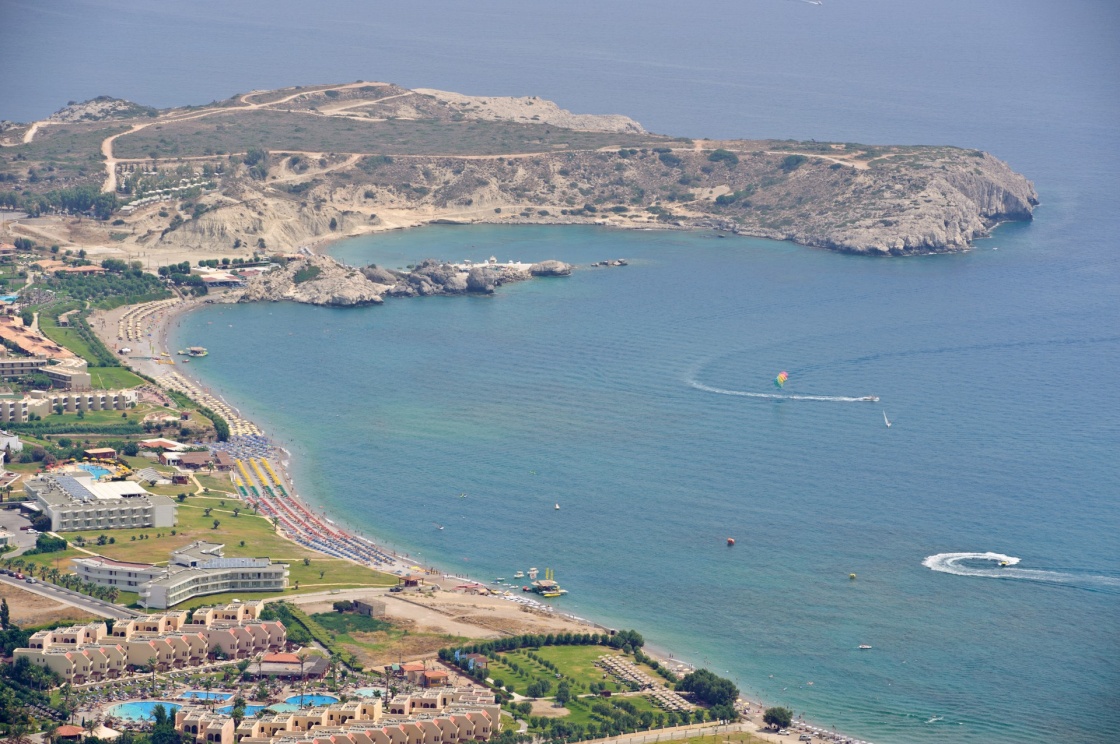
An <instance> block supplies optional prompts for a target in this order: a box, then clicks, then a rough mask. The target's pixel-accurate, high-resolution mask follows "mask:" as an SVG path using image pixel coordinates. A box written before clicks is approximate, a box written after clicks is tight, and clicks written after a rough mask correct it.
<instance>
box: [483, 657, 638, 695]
mask: <svg viewBox="0 0 1120 744" xmlns="http://www.w3.org/2000/svg"><path fill="white" fill-rule="evenodd" d="M534 653H535V654H536V655H537V656H540V657H541V658H542V659H548V660H549V661H551V662H552V663H553V664H555V665H556V668H557V669H558V670H559V673H560V674H562V675H563V676H564V677H566V678H567V679H568V681H569V683H570V684H571V686H572V692H574V693H576V694H580V693H584V692H587V691H588V688H589V687H590V685H591V683H592V682H598V683H600V684H601V685H606V689H608V690H610V691H612V692H621V691H623V690H625V689H628V688H625V687H623V686H621V685H619V684H617V682H616V681H615V680H614V678H613V677H611V676H610V675H606V676H605V677H604V675H605V674H606V673H605V672H604V671H603V670H602V669H600V668H599V667H597V666H595V661H596V660H597V659H598V658H599V657H600V656H602V655H604V654H610V655H613V656H622V655H623V654H622V652H620V651H615V650H613V649H611V648H608V647H607V646H546V647H543V648H541V649H539V650H538V651H535V652H534ZM499 656H500V659H501V660H500V661H491V662H490V677H492V678H493V679H500V680H502V682H503V683H504V684H505V685H506V686H512V687H513V689H514V691H515V692H517V693H518V694H519V695H524V694H526V690H527V688H528V686H529V684H530V683H532V682H533V681H535V680H546V681H548V682H549V683H550V684H551V685H552V692H555V691H556V685H557V683H558V682H559V680H558V679H556V674H555V673H554V672H552V671H550V670H548V669H545V668H544V667H543V666H541V665H540V664H539V663H537V662H536V661H535V660H533V659H531V658H530V657H529V655H528V653H527V651H526V650H525V649H519V650H517V651H510V652H507V653H503V654H500V655H499ZM510 662H512V663H513V664H516V665H517V667H518V671H514V669H513V667H512V666H511V665H510ZM550 694H551V693H550Z"/></svg>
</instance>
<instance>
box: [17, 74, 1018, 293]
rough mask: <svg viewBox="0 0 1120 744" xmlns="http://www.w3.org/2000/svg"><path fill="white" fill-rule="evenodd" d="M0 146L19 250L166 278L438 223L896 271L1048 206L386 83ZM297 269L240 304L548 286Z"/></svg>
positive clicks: (948, 152)
mask: <svg viewBox="0 0 1120 744" xmlns="http://www.w3.org/2000/svg"><path fill="white" fill-rule="evenodd" d="M0 144H2V145H4V147H3V151H2V152H3V154H4V155H5V157H3V158H0V178H2V179H3V181H4V182H5V183H6V184H8V185H7V186H6V187H5V188H0V205H2V206H6V207H9V208H14V209H17V210H23V211H25V212H27V213H28V214H29V215H30V216H31V219H28V220H25V221H21V222H20V223H19V224H18V225H16V226H15V227H14V228H13V230H14V231H16V232H21V233H22V234H25V235H26V236H27V237H29V238H32V239H35V240H38V241H39V242H43V241H50V243H55V244H58V245H60V246H61V247H62V248H64V249H73V250H74V252H77V250H80V249H85V250H87V251H88V252H89V253H91V254H92V255H96V254H98V253H106V254H128V255H129V256H131V257H133V258H136V257H139V258H141V259H143V260H146V261H147V262H148V264H149V265H150V266H155V265H165V264H169V263H173V262H177V261H182V260H184V259H185V260H190V261H192V263H193V259H195V258H199V257H212V256H229V255H233V256H237V255H242V256H245V255H250V254H258V253H259V254H260V255H262V256H264V255H272V254H276V253H291V252H294V251H297V250H298V249H301V248H302V249H306V248H308V247H309V246H312V245H314V244H316V243H318V242H323V241H328V240H333V239H338V238H342V237H347V236H354V235H361V234H366V233H371V232H377V231H383V230H392V229H399V228H406V227H412V226H417V225H422V224H430V223H444V224H475V223H488V224H585V225H586V224H594V225H605V226H614V227H620V228H645V229H648V228H663V229H703V230H716V231H723V232H726V233H734V234H738V235H748V236H758V237H764V238H773V239H779V240H790V241H793V242H796V243H800V244H803V245H807V246H815V247H820V248H826V249H830V250H836V251H843V252H849V253H860V254H872V255H883V256H897V255H911V254H922V253H936V252H947V251H961V250H967V249H968V248H969V247H970V246H971V244H972V242H973V241H974V240H976V239H978V238H982V237H984V236H986V235H988V234H989V231H990V230H991V228H992V227H993V226H994V225H996V224H998V223H999V222H1001V221H1007V220H1029V219H1031V216H1032V211H1033V209H1034V207H1035V206H1036V205H1037V204H1038V197H1037V195H1036V193H1035V190H1034V187H1033V186H1032V184H1031V182H1030V181H1028V180H1027V179H1026V178H1024V177H1023V176H1021V175H1020V174H1018V173H1016V172H1014V171H1013V170H1012V169H1011V168H1010V167H1009V166H1008V165H1007V164H1006V163H1004V162H1003V161H1001V160H999V159H998V158H995V157H993V156H991V155H989V154H988V153H985V152H981V151H979V150H971V149H961V148H956V147H945V146H936V147H920V146H878V145H875V146H872V145H862V144H854V143H824V142H815V141H810V142H796V141H785V140H749V139H744V140H697V139H689V138H686V137H671V136H666V135H660V134H651V133H649V132H647V131H646V130H645V129H644V128H643V127H642V126H641V125H640V124H638V123H637V122H635V121H634V120H632V119H629V118H627V117H625V116H620V115H610V116H597V115H586V114H573V113H571V112H569V111H565V110H564V109H561V108H560V107H558V106H557V105H556V104H554V103H552V102H550V101H545V100H541V99H539V98H536V97H525V98H499V97H477V96H463V95H458V94H454V93H446V92H442V91H436V90H424V89H421V90H408V89H405V88H401V87H399V86H396V85H392V84H387V83H366V82H358V83H348V84H343V85H322V86H312V87H296V88H285V89H281V90H272V91H254V92H252V93H246V94H242V95H236V96H233V97H231V98H230V99H228V100H225V101H217V102H214V103H212V104H209V105H206V106H192V107H184V108H173V109H167V110H156V109H151V108H147V107H143V106H139V105H137V104H133V103H130V102H127V101H120V100H117V99H112V98H104V97H103V98H99V99H96V100H94V101H90V102H87V103H84V104H72V105H69V106H67V107H66V108H64V109H62V110H61V111H59V112H58V113H56V114H54V115H53V116H51V117H50V118H49V119H47V120H45V121H41V122H35V123H32V124H11V123H7V122H6V123H4V125H3V127H0ZM45 173H49V174H50V175H49V177H47V178H44V177H43V175H44V174H45ZM5 189H7V190H5ZM57 215H62V219H59V218H58V216H57ZM88 216H94V217H95V218H96V219H94V220H90V219H86V217H88ZM303 253H305V254H306V253H309V251H307V250H304V251H303ZM295 263H296V264H299V266H298V267H297V266H295V265H291V266H289V267H287V268H284V269H281V270H279V271H276V272H274V273H273V274H270V275H267V276H263V277H257V278H254V279H253V280H251V281H250V282H249V285H248V286H247V288H246V289H245V290H244V291H242V292H240V293H239V294H238V295H237V296H238V297H239V298H241V299H243V300H246V301H248V300H256V299H291V300H296V301H302V302H314V303H323V304H343V305H350V304H370V303H378V302H381V301H382V300H383V299H384V298H385V297H395V296H412V295H430V294H448V293H450V294H454V293H460V292H490V291H493V289H494V288H495V287H497V286H500V285H501V284H503V283H506V282H509V281H515V280H518V279H523V278H527V277H529V276H531V275H532V273H533V272H532V271H531V270H530V268H529V267H528V266H525V267H521V266H512V265H504V266H479V267H463V266H459V267H455V266H452V265H449V264H441V263H438V262H424V263H423V264H421V265H420V266H417V267H414V268H412V269H410V271H408V272H399V271H392V270H389V269H384V268H381V267H365V268H354V267H347V266H343V265H342V264H339V263H338V262H335V261H332V260H330V259H323V258H314V257H312V258H305V260H302V261H298V262H295Z"/></svg>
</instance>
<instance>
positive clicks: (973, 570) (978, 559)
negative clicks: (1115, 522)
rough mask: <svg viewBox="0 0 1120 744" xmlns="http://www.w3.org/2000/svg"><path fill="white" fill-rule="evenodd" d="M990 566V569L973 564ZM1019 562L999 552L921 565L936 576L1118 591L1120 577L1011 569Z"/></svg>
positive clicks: (942, 556) (943, 556)
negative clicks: (935, 573) (1102, 588)
mask: <svg viewBox="0 0 1120 744" xmlns="http://www.w3.org/2000/svg"><path fill="white" fill-rule="evenodd" d="M978 563H989V564H992V565H991V567H990V568H987V567H983V566H979V565H976V564H978ZM1018 563H1019V559H1018V558H1016V557H1015V556H1011V555H1004V554H1003V553H938V554H937V555H931V556H928V557H927V558H926V559H925V560H923V561H922V565H923V566H925V567H926V568H929V569H931V570H933V571H937V572H939V573H947V574H953V575H954V576H978V577H981V578H986V579H1019V580H1020V581H1040V582H1046V583H1049V584H1069V585H1079V586H1083V587H1086V588H1088V587H1102V586H1107V587H1115V588H1120V578H1116V577H1113V576H1100V575H1094V574H1075V573H1066V572H1063V571H1043V570H1040V569H1030V568H1015V566H1016V565H1018Z"/></svg>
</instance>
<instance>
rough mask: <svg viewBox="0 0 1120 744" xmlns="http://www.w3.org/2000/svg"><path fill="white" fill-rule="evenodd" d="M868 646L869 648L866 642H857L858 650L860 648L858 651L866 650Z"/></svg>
mask: <svg viewBox="0 0 1120 744" xmlns="http://www.w3.org/2000/svg"><path fill="white" fill-rule="evenodd" d="M869 648H871V647H870V646H868V645H867V644H866V643H861V644H859V650H860V651H866V650H868V649H869Z"/></svg>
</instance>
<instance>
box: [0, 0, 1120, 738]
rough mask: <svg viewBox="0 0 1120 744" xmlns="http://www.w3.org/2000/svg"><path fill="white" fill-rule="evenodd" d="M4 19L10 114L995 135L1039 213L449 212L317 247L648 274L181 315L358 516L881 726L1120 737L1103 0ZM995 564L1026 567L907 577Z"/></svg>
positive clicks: (254, 7) (1107, 41)
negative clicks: (521, 221)
mask: <svg viewBox="0 0 1120 744" xmlns="http://www.w3.org/2000/svg"><path fill="white" fill-rule="evenodd" d="M0 14H2V16H0V64H2V65H3V69H4V74H3V75H2V76H0V118H7V119H24V120H26V119H31V118H35V117H39V116H43V115H46V114H47V113H49V112H50V111H51V110H53V109H55V108H57V107H58V106H59V105H61V104H63V103H65V101H66V100H67V99H80V98H86V97H90V96H93V95H97V94H101V93H110V94H113V95H119V96H123V97H128V98H132V99H134V100H137V101H140V102H142V103H150V104H155V105H169V104H172V103H182V102H194V103H199V102H206V101H209V100H211V99H213V98H224V97H226V96H228V95H230V94H231V93H234V92H237V91H244V90H247V89H250V88H264V87H270V86H278V85H286V84H293V83H312V82H321V81H329V80H354V79H358V78H362V79H380V80H391V81H394V82H398V83H401V84H404V85H412V86H426V87H437V88H444V89H449V90H460V91H463V92H467V93H479V94H482V93H485V94H516V95H523V94H538V95H541V96H544V97H548V98H553V99H556V100H558V101H559V102H560V103H561V104H562V105H564V106H567V107H569V108H572V109H574V110H577V111H581V112H621V113H626V114H630V115H632V116H634V117H635V118H637V119H639V120H640V121H642V122H643V123H644V124H645V125H646V126H647V127H648V128H650V129H651V130H654V131H660V132H667V133H672V134H688V135H696V136H742V137H755V136H775V137H787V136H789V137H798V138H809V137H813V138H816V139H833V140H842V141H843V140H847V141H853V140H854V141H864V142H888V143H889V142H895V143H930V144H941V143H946V144H956V145H961V146H966V147H980V148H984V149H987V150H990V151H991V152H993V153H994V154H996V155H998V156H999V157H1002V158H1004V159H1006V160H1008V161H1009V162H1010V163H1011V164H1012V166H1013V167H1015V168H1016V169H1017V170H1019V171H1021V172H1023V173H1025V174H1027V175H1028V176H1029V177H1030V178H1032V179H1033V180H1034V181H1035V183H1036V186H1037V189H1038V191H1039V193H1040V195H1041V198H1042V201H1043V205H1042V206H1041V207H1040V208H1039V210H1038V212H1037V216H1036V220H1035V222H1034V223H1032V224H1029V225H1007V226H1004V227H1002V228H1000V229H999V230H998V231H997V232H996V234H995V236H994V237H993V238H991V239H989V240H985V241H981V242H979V243H978V244H977V246H976V250H975V251H973V252H971V253H968V254H964V255H955V256H937V257H929V258H913V259H886V260H871V259H861V258H855V257H850V256H839V255H833V254H829V253H826V252H822V251H818V250H812V249H806V248H801V247H798V246H794V245H788V244H782V243H774V242H768V241H761V240H747V239H735V238H728V239H718V238H716V237H714V236H711V235H702V234H680V233H653V232H618V231H609V230H603V229H594V228H570V229H567V228H566V229H558V228H497V227H479V228H469V229H467V228H434V227H433V228H426V229H421V230H416V231H412V232H408V233H396V234H392V235H386V236H381V237H378V238H364V239H360V240H353V241H348V242H346V243H341V244H338V245H336V246H335V247H334V249H333V252H334V254H335V255H337V256H339V257H341V258H343V259H345V260H348V261H353V262H355V263H357V262H370V261H377V262H380V263H385V264H388V265H403V264H406V263H411V262H412V261H413V260H415V259H418V258H421V257H425V256H436V257H441V258H447V259H460V258H465V257H470V258H484V257H486V256H489V255H491V254H496V255H497V256H498V257H499V258H501V259H503V260H504V259H509V258H513V259H522V260H535V259H542V258H560V259H563V260H568V261H574V262H582V263H586V262H589V261H592V260H598V259H602V258H609V257H616V256H624V257H626V258H629V259H631V265H630V266H628V267H625V268H618V269H609V270H586V271H580V272H577V273H576V274H575V275H573V276H572V277H570V278H567V279H559V280H541V281H535V282H531V283H525V284H520V285H516V286H511V287H506V288H503V289H501V290H500V291H499V293H498V294H497V295H496V296H494V297H490V298H458V299H446V298H435V299H428V300H409V301H396V302H390V303H387V304H386V305H385V306H383V307H377V308H367V309H360V310H329V309H322V308H310V307H302V306H292V305H257V306H236V307H216V308H211V309H208V310H206V311H203V312H200V313H198V314H196V315H194V316H191V317H190V318H188V319H186V320H184V321H183V324H182V328H181V330H180V342H181V343H192V342H196V343H204V344H205V345H206V346H208V347H209V348H210V350H211V355H210V356H209V357H208V358H206V359H204V360H198V362H197V363H194V364H192V372H195V373H198V374H199V375H201V376H202V377H203V378H204V379H205V380H206V381H207V382H209V383H210V384H212V385H213V386H214V387H216V388H218V389H219V390H221V391H222V392H223V393H225V394H226V395H227V397H229V398H231V399H232V400H234V401H235V402H237V403H238V404H239V405H241V406H243V407H244V408H246V409H248V410H249V411H252V412H253V416H254V417H255V418H258V419H259V420H261V421H262V423H264V424H266V426H267V427H268V428H269V429H270V431H272V432H274V433H276V434H277V436H278V437H279V438H281V439H283V440H284V441H286V442H288V443H289V444H290V448H291V449H292V450H293V452H294V454H295V455H296V457H295V462H294V465H295V470H296V475H297V478H298V479H299V482H300V487H301V491H302V492H303V494H304V495H305V496H306V497H308V498H311V499H313V500H315V501H316V502H319V503H322V504H323V505H324V506H325V507H327V508H328V509H329V510H330V511H331V512H332V513H333V514H335V515H337V516H338V517H339V518H341V519H343V520H344V521H348V522H349V523H350V524H352V525H353V526H355V527H359V528H361V529H363V530H366V531H367V532H369V533H370V534H373V535H376V536H379V537H381V538H383V539H385V540H386V541H388V542H390V543H392V544H393V545H394V546H396V547H398V548H399V549H403V550H408V551H411V552H413V553H418V554H420V555H422V556H423V558H424V559H425V560H427V561H430V562H433V563H436V564H437V565H440V566H442V567H444V568H447V569H451V570H456V571H465V572H470V573H472V574H473V575H475V576H477V577H479V578H491V577H493V576H497V575H501V576H510V575H511V574H512V572H513V571H515V570H517V569H525V568H528V567H529V566H538V567H541V568H544V567H552V568H554V569H555V570H556V573H557V577H558V578H559V579H560V580H561V582H562V583H563V584H564V585H565V586H566V587H567V588H569V589H570V590H571V594H570V595H569V596H568V597H566V598H564V599H563V600H560V603H561V604H562V605H563V607H564V608H566V609H569V610H571V611H574V612H576V613H579V614H583V615H587V616H592V617H594V618H596V619H599V620H602V621H604V622H606V623H608V624H611V625H615V626H634V627H637V628H639V629H640V630H642V631H643V632H644V633H645V634H646V635H647V637H648V638H649V639H650V640H651V641H652V642H654V643H655V644H657V645H659V646H661V647H666V648H671V649H673V650H674V651H676V652H677V653H678V654H680V655H683V656H685V657H687V658H689V659H691V660H694V661H696V662H698V663H706V664H709V665H710V666H712V668H714V669H715V670H716V671H718V672H721V673H727V674H728V675H730V676H732V677H734V678H735V679H736V680H737V681H738V682H739V684H740V685H741V686H742V687H743V688H744V689H745V690H747V691H748V692H749V693H751V694H752V695H754V696H757V697H761V698H762V699H763V700H764V701H765V702H766V703H783V704H788V705H791V706H792V707H794V708H795V709H796V710H797V711H799V712H804V713H805V715H806V717H808V718H811V719H813V720H815V721H817V722H818V723H821V724H824V725H826V726H833V725H835V726H836V727H837V728H838V729H840V730H841V731H845V732H848V733H851V734H854V735H856V736H858V737H860V738H864V739H872V740H875V741H877V742H881V741H897V742H941V741H953V742H1005V743H1009V742H1020V741H1025V740H1033V739H1034V738H1037V739H1038V740H1041V741H1078V742H1082V741H1085V742H1093V741H1106V740H1108V738H1109V733H1114V732H1115V731H1116V730H1120V712H1118V711H1120V700H1118V696H1117V692H1116V691H1117V689H1118V685H1120V661H1118V659H1120V643H1118V641H1117V638H1118V637H1120V620H1118V618H1120V506H1118V504H1117V496H1118V493H1120V466H1118V460H1120V458H1118V456H1117V454H1118V452H1120V424H1118V423H1117V414H1118V413H1120V372H1118V371H1117V370H1118V369H1120V304H1118V302H1117V298H1118V296H1120V292H1118V290H1120V260H1118V258H1117V251H1116V248H1117V242H1118V239H1117V237H1116V236H1117V234H1118V232H1120V216H1118V210H1117V204H1118V202H1117V196H1116V195H1117V193H1120V188H1118V187H1120V176H1118V173H1120V148H1118V146H1117V144H1116V143H1117V141H1118V137H1120V61H1118V60H1120V47H1118V45H1117V41H1116V39H1117V38H1120V35H1118V33H1117V32H1118V31H1120V22H1118V11H1117V8H1116V6H1115V5H1114V4H1112V3H1105V2H1088V1H1085V2H1068V3H1052V2H1043V1H1042V0H1035V1H1030V0H1027V1H1020V2H1010V1H1009V0H1008V1H993V2H985V3H975V2H966V1H965V0H960V1H946V2H927V3H922V4H917V3H898V2H887V1H886V0H882V1H880V2H872V1H868V2H854V1H852V2H846V1H842V0H825V4H824V5H823V6H813V5H809V4H806V3H802V2H792V1H789V0H743V1H742V2H736V3H731V2H726V3H721V2H710V3H687V4H686V3H667V2H661V1H658V0H654V1H652V2H648V3H643V4H640V5H639V4H614V5H606V4H601V3H589V2H571V3H563V4H556V3H551V4H545V3H524V2H521V3H515V2H512V1H509V0H494V1H492V2H476V3H461V2H443V1H441V0H436V1H434V2H428V3H411V4H375V3H353V4H346V3H335V4H330V5H329V6H326V7H324V6H323V5H321V4H318V3H301V4H295V3H266V2H263V0H262V1H258V2H247V3H211V2H199V3H191V4H174V5H172V4H151V3H139V2H136V3H131V2H130V3H125V2H119V3H117V2H97V3H51V4H42V3H30V2H26V3H24V2H5V3H3V4H0ZM0 154H2V153H0ZM997 249H998V250H997ZM782 369H785V370H788V371H789V373H790V376H791V379H790V382H789V384H788V386H787V387H788V392H789V393H791V394H797V395H809V396H822V397H840V398H844V397H859V396H863V395H867V394H874V395H878V396H880V398H881V401H880V402H879V403H878V404H872V403H865V402H844V401H818V400H792V399H790V400H777V399H771V398H759V397H751V396H749V395H743V393H768V392H773V390H774V388H773V386H772V384H771V379H772V378H773V377H774V375H775V374H776V373H777V372H778V371H780V370H782ZM884 411H885V412H886V413H887V415H888V416H889V417H890V418H891V420H892V421H893V424H894V425H893V426H892V427H891V428H890V429H888V428H886V427H885V426H884V424H883V418H882V415H883V412H884ZM461 492H466V493H468V494H469V497H468V498H467V499H459V498H457V495H458V494H459V493H461ZM554 503H559V504H560V505H561V507H562V508H561V510H560V511H556V510H555V509H554V508H553V504H554ZM434 522H438V523H440V524H443V525H445V527H446V529H445V530H443V531H438V530H436V529H435V527H434V526H433V523H434ZM727 537H735V538H736V540H737V545H736V546H735V547H734V548H733V549H728V548H727V547H726V546H725V544H724V542H725V539H726V538H727ZM986 552H993V553H997V554H1002V555H1006V556H1010V557H1014V558H1018V559H1020V563H1019V564H1018V565H1015V566H1011V567H1008V568H1005V569H998V568H995V564H994V562H992V561H990V560H978V559H971V560H970V559H961V560H956V559H954V558H951V557H943V558H941V559H938V560H937V561H933V563H934V565H936V566H937V567H938V568H940V569H942V570H940V571H933V570H930V568H928V567H926V566H925V565H923V561H926V560H927V559H929V558H930V557H931V556H936V555H943V554H953V553H980V554H982V553H986ZM851 572H855V573H857V574H858V579H857V580H856V581H854V582H852V581H849V579H848V574H849V573H851ZM861 643H867V644H871V645H873V646H874V649H873V650H871V651H867V652H859V651H858V650H857V646H858V645H859V644H861ZM810 681H811V682H813V685H811V686H810V685H809V684H808V683H809V682H810ZM1033 732H1038V734H1037V736H1035V734H1034V733H1033Z"/></svg>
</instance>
